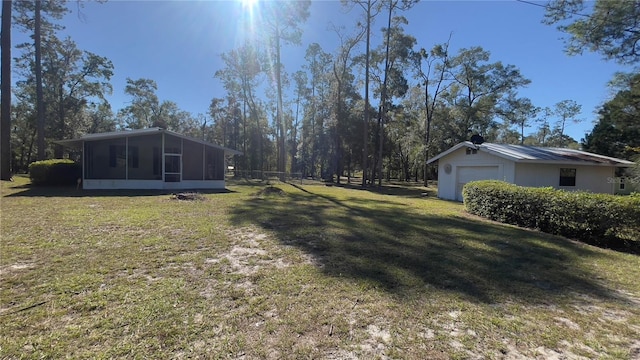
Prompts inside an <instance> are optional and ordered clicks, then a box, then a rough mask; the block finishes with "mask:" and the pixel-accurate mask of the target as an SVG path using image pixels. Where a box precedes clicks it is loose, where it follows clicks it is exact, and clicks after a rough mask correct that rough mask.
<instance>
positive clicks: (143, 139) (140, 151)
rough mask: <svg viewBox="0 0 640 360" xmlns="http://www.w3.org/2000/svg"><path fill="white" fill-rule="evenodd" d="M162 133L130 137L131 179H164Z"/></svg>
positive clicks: (129, 166)
mask: <svg viewBox="0 0 640 360" xmlns="http://www.w3.org/2000/svg"><path fill="white" fill-rule="evenodd" d="M160 149H162V135H161V134H157V135H147V136H134V137H130V138H129V145H128V150H129V152H128V157H127V167H128V169H127V171H128V174H129V179H133V180H162V174H161V171H162V159H161V156H160V154H161V152H160Z"/></svg>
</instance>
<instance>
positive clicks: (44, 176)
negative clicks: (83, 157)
mask: <svg viewBox="0 0 640 360" xmlns="http://www.w3.org/2000/svg"><path fill="white" fill-rule="evenodd" d="M81 177H82V166H81V165H80V164H78V163H76V162H74V161H72V160H69V159H51V160H42V161H35V162H32V163H31V164H29V178H30V179H31V184H33V185H40V186H42V185H53V186H69V185H76V184H77V181H78V178H81Z"/></svg>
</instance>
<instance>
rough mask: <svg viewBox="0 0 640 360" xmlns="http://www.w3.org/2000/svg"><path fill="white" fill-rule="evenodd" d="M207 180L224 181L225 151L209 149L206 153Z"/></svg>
mask: <svg viewBox="0 0 640 360" xmlns="http://www.w3.org/2000/svg"><path fill="white" fill-rule="evenodd" d="M205 180H224V151H222V150H218V149H216V148H212V147H207V149H206V151H205Z"/></svg>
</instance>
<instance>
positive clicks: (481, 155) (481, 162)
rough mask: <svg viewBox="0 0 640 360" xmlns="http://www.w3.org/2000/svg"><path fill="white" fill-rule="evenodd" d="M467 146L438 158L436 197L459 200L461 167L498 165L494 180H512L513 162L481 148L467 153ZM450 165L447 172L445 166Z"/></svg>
mask: <svg viewBox="0 0 640 360" xmlns="http://www.w3.org/2000/svg"><path fill="white" fill-rule="evenodd" d="M466 149H467V148H465V147H463V148H460V149H458V150H456V151H454V152H452V153H450V154H447V155H446V156H444V157H442V158H441V159H439V160H438V197H440V198H442V199H447V200H461V197H460V191H461V188H460V187H461V186H462V185H463V184H462V183H461V182H460V181H459V174H460V170H461V168H465V167H496V166H497V167H498V170H497V174H496V175H497V176H495V177H496V180H503V181H507V182H513V181H514V171H515V166H514V162H513V161H510V160H507V159H503V158H500V157H497V156H494V155H491V154H488V153H486V152H483V151H482V150H478V151H477V153H476V154H467V150H466ZM447 164H448V165H450V166H451V172H450V173H449V174H447V173H446V171H445V166H447Z"/></svg>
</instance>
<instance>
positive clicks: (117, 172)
mask: <svg viewBox="0 0 640 360" xmlns="http://www.w3.org/2000/svg"><path fill="white" fill-rule="evenodd" d="M58 143H59V144H61V145H63V146H68V147H75V148H80V149H82V168H83V175H82V176H83V179H82V182H83V188H85V189H223V188H224V186H225V182H224V173H225V169H226V167H227V166H226V158H227V156H231V155H239V154H241V153H240V152H238V151H235V150H232V149H228V148H224V147H221V146H218V145H215V144H211V143H208V142H205V141H201V140H198V139H194V138H190V137H187V136H184V135H181V134H178V133H175V132H172V131H168V130H164V129H161V128H150V129H142V130H130V131H119V132H111V133H102V134H89V135H85V136H82V137H80V138H78V139H73V140H62V141H58Z"/></svg>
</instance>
